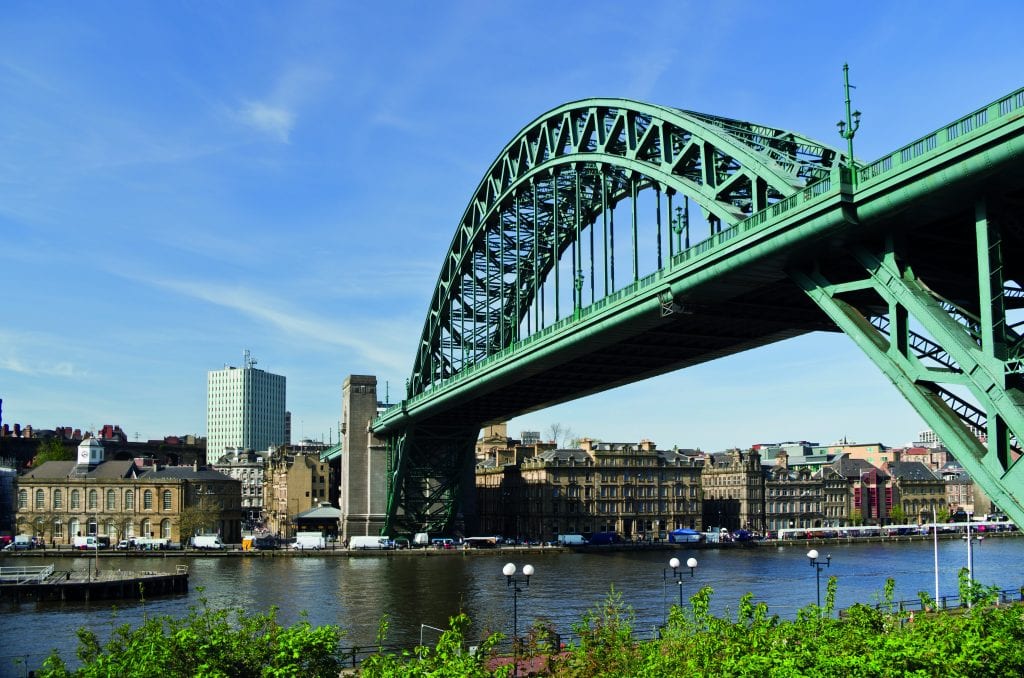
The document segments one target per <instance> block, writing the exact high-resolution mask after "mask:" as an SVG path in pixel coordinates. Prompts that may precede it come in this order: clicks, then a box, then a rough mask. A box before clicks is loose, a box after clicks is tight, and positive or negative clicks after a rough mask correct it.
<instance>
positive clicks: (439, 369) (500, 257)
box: [407, 99, 840, 396]
mask: <svg viewBox="0 0 1024 678" xmlns="http://www.w3.org/2000/svg"><path fill="white" fill-rule="evenodd" d="M839 157H840V156H839V154H838V152H837V151H835V150H834V149H832V148H828V147H826V146H824V145H822V144H820V143H817V142H815V141H812V140H809V139H807V138H805V137H802V136H800V135H798V134H795V133H793V132H789V131H785V130H779V129H774V128H771V127H766V126H762V125H756V124H752V123H748V122H741V121H737V120H732V119H728V118H720V117H715V116H709V115H704V114H699V113H693V112H688V111H683V110H678V109H672V108H665V107H658V106H651V105H647V104H642V103H638V102H633V101H627V100H623V99H594V100H586V101H581V102H576V103H572V104H567V105H565V106H562V107H560V108H557V109H555V110H553V111H551V112H550V113H548V114H546V115H544V116H542V117H540V118H538V119H537V120H535V121H534V122H533V123H531V124H530V125H528V126H527V127H526V128H525V129H524V130H523V131H522V132H520V134H519V135H518V136H516V138H514V139H513V140H512V141H511V142H510V143H509V144H508V145H507V146H506V147H505V148H504V149H503V151H502V152H501V154H500V155H499V156H498V158H497V159H496V160H495V161H494V163H493V164H492V165H491V167H490V168H489V170H488V171H487V173H486V175H485V176H484V178H483V180H482V181H481V182H480V184H479V186H478V188H477V190H476V192H475V194H474V196H473V199H472V200H471V201H470V203H469V206H468V207H467V209H466V211H465V213H464V215H463V218H462V221H461V223H460V224H459V226H458V228H457V230H456V234H455V237H454V239H453V241H452V244H451V247H450V249H449V252H448V255H447V257H446V258H445V262H444V265H443V267H442V270H441V274H440V276H439V278H438V282H437V285H436V288H435V290H434V295H433V298H432V299H431V302H430V309H429V313H428V315H427V319H426V322H425V324H424V327H423V332H422V334H421V338H420V342H419V348H418V351H417V355H416V359H415V364H414V367H413V372H412V375H411V379H410V383H409V389H408V393H407V395H409V396H411V395H416V394H419V393H422V392H424V391H427V390H429V389H430V387H431V385H433V384H435V383H437V382H438V381H440V380H443V379H445V378H447V377H450V376H452V375H453V374H456V373H457V372H459V371H460V370H461V369H463V368H465V367H466V366H469V365H472V364H473V363H475V362H477V361H479V360H481V359H483V358H485V357H487V356H488V355H492V354H494V353H495V352H497V351H499V350H501V349H502V348H504V347H506V346H509V345H510V344H512V343H513V342H515V341H516V340H518V339H519V338H520V336H519V334H520V332H521V329H520V328H521V324H522V321H523V319H524V317H525V316H526V314H527V313H528V311H529V308H530V306H531V304H533V303H534V302H535V301H536V299H535V294H536V290H537V289H538V287H539V285H540V284H541V283H542V282H543V281H544V280H546V278H547V276H548V275H550V274H551V272H552V270H553V268H555V267H556V266H557V264H558V262H559V260H561V259H563V257H564V256H565V255H566V252H567V251H569V252H570V253H571V255H572V256H573V258H574V268H576V269H578V270H582V268H583V267H584V265H585V264H584V262H583V261H582V260H581V259H582V250H583V247H582V246H580V247H579V248H576V247H575V244H576V243H578V242H580V241H581V238H582V237H583V232H584V231H586V230H587V229H591V230H590V234H591V237H593V236H592V233H593V227H595V225H596V222H597V221H598V219H599V218H601V215H603V214H606V213H607V211H608V210H609V209H610V208H611V207H613V206H614V205H615V204H616V203H618V202H619V201H621V200H623V199H626V198H634V199H635V197H636V195H637V193H639V192H640V191H643V190H654V191H657V192H659V194H665V195H667V196H668V200H669V206H670V207H669V212H670V213H671V211H672V210H671V200H672V197H673V196H679V195H685V196H687V197H689V198H690V199H692V200H693V201H695V202H696V203H697V204H698V205H699V206H700V207H701V208H702V209H703V211H704V213H705V215H706V216H707V217H708V218H709V219H710V220H712V221H717V222H718V223H719V224H723V225H732V224H734V223H736V222H737V221H739V220H742V219H743V218H745V217H747V216H749V215H750V214H752V213H753V212H756V211H759V210H761V209H763V208H765V207H768V206H769V205H771V204H773V203H775V202H777V201H779V200H782V199H783V198H785V197H786V196H788V195H790V194H792V193H793V192H794V191H796V190H798V189H799V188H802V187H804V186H805V185H806V184H808V183H810V182H813V181H815V180H816V179H818V178H821V177H823V176H825V175H826V174H827V173H828V171H829V168H830V167H831V166H832V165H833V163H835V162H836V160H837V158H839Z"/></svg>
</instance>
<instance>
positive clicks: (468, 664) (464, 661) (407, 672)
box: [359, 614, 509, 678]
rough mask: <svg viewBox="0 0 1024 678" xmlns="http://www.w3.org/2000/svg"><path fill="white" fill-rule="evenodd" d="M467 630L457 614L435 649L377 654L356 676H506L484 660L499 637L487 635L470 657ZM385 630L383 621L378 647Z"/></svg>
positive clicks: (465, 618)
mask: <svg viewBox="0 0 1024 678" xmlns="http://www.w3.org/2000/svg"><path fill="white" fill-rule="evenodd" d="M467 628H469V617H468V616H466V615H465V614H459V615H456V616H455V617H452V618H451V620H450V621H449V622H448V630H447V631H445V632H444V633H442V634H441V637H440V638H439V639H438V641H437V645H436V646H434V647H432V648H431V647H417V648H415V649H414V650H411V651H409V650H407V651H405V652H402V653H401V654H386V653H384V652H383V651H380V652H378V653H377V654H375V655H372V656H370V657H368V658H367V659H366V660H365V661H364V662H363V663H362V665H361V666H360V668H359V675H360V676H363V677H365V678H401V677H405V676H408V677H413V676H430V677H431V678H463V677H465V678H483V677H484V676H495V675H507V672H508V671H509V668H508V667H505V668H501V669H497V670H495V671H492V670H490V669H488V668H487V660H488V659H490V658H491V657H492V656H493V655H494V648H495V645H496V644H497V643H498V642H499V641H500V640H501V638H502V636H501V634H492V635H490V636H488V638H487V639H485V640H484V641H483V642H482V643H481V644H480V646H479V647H478V648H477V650H476V652H474V653H472V654H470V653H469V651H468V648H467V647H466V637H465V632H466V629H467ZM386 631H387V625H386V623H383V622H382V624H381V626H380V627H379V628H378V634H377V642H378V644H382V643H383V642H384V639H385V637H386Z"/></svg>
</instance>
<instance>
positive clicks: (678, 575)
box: [668, 558, 697, 609]
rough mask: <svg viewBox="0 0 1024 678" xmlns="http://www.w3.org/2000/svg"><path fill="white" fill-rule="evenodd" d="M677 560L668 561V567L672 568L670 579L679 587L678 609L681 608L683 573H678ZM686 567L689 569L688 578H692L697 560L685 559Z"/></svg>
mask: <svg viewBox="0 0 1024 678" xmlns="http://www.w3.org/2000/svg"><path fill="white" fill-rule="evenodd" d="M679 565H680V563H679V559H678V558H673V559H671V560H670V561H668V566H669V567H671V568H672V577H673V578H674V579H675V582H676V584H677V585H678V587H679V609H682V607H683V573H682V572H680V571H679ZM686 566H687V567H688V568H690V577H693V572H694V570H696V569H697V559H696V558H687V560H686Z"/></svg>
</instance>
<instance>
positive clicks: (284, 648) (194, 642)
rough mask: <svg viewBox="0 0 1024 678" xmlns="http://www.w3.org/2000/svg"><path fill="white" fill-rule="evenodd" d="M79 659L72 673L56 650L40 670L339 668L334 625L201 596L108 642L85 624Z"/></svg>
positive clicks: (286, 672)
mask: <svg viewBox="0 0 1024 678" xmlns="http://www.w3.org/2000/svg"><path fill="white" fill-rule="evenodd" d="M77 635H78V658H79V659H80V660H81V662H82V667H81V668H79V669H77V670H74V671H70V670H68V668H67V665H66V664H65V663H64V661H63V660H62V659H61V658H60V656H59V655H57V654H56V653H54V654H52V655H50V657H48V658H47V659H46V661H45V662H44V663H43V668H42V670H41V671H40V672H39V674H38V675H40V676H44V677H46V678H66V677H69V676H76V677H80V678H91V677H93V676H96V677H99V676H155V675H161V674H162V675H165V676H209V677H211V678H222V677H223V678H228V677H233V676H238V677H239V678H241V677H246V678H248V677H250V676H274V677H282V678H283V677H286V676H317V677H319V676H330V677H331V678H336V677H337V676H338V674H339V672H340V671H341V667H342V661H341V659H340V657H339V654H338V650H339V643H340V640H341V637H342V635H343V634H342V631H341V630H340V629H339V628H338V627H336V626H317V627H314V626H312V625H311V624H310V623H309V622H308V621H306V620H303V621H301V622H298V623H296V624H294V625H292V626H289V627H283V626H281V625H280V624H279V623H278V622H277V610H276V609H275V608H271V610H270V612H268V613H266V614H252V615H249V614H246V613H245V612H244V611H243V610H237V611H236V612H235V614H234V618H233V619H232V615H231V614H230V612H229V611H228V610H213V609H210V607H209V606H208V604H207V601H206V600H205V599H202V600H201V601H200V606H199V607H198V608H196V607H193V608H192V609H191V611H190V613H189V614H188V616H186V617H185V618H184V619H174V618H172V617H170V616H160V617H155V618H152V619H146V620H145V622H143V624H142V625H141V626H140V627H138V628H136V629H132V628H131V627H130V626H129V625H127V624H125V625H123V626H120V627H118V628H116V629H114V632H113V634H111V638H110V640H109V641H107V643H106V645H103V644H101V643H100V641H99V638H98V637H97V636H96V634H95V633H94V632H93V631H91V630H89V629H84V628H83V629H79V630H78V631H77Z"/></svg>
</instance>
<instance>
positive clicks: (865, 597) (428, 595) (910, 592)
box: [0, 537, 1024, 675]
mask: <svg viewBox="0 0 1024 678" xmlns="http://www.w3.org/2000/svg"><path fill="white" fill-rule="evenodd" d="M976 543H977V546H976V547H975V549H974V573H975V578H976V579H977V580H978V581H980V582H981V583H982V584H986V585H996V586H998V587H999V588H1001V589H1018V588H1019V587H1021V586H1022V585H1024V539H1022V538H1019V537H1013V538H993V537H990V538H988V539H986V540H984V541H983V542H976ZM808 548H809V546H807V545H803V544H800V545H789V546H765V545H762V546H759V547H753V548H736V549H721V550H718V549H692V550H691V549H685V548H680V549H678V550H676V551H665V550H643V551H600V550H590V551H586V552H576V553H574V552H563V551H561V550H558V549H552V550H550V551H548V552H543V551H541V552H538V551H532V552H530V553H521V552H516V551H514V550H506V549H503V550H502V551H501V552H496V551H483V552H471V553H468V554H463V553H460V552H451V553H444V554H442V555H437V554H422V553H420V554H404V553H402V554H394V555H391V556H385V555H371V556H365V555H363V554H360V555H359V556H358V557H347V556H344V555H328V556H316V555H302V556H295V557H186V556H174V557H169V558H155V559H154V558H138V557H134V558H133V557H128V558H106V559H100V566H101V567H105V568H106V567H119V568H122V569H125V570H167V571H173V570H174V567H175V566H176V565H177V564H179V563H183V564H187V565H188V566H189V571H190V587H191V588H190V592H189V594H188V595H183V596H177V597H171V598H158V599H153V600H148V601H145V602H142V603H140V602H129V601H120V602H118V603H117V604H116V606H114V605H111V604H110V603H108V602H103V603H100V602H95V603H91V604H90V603H28V604H22V605H20V606H14V605H12V604H9V603H4V604H3V605H0V622H2V624H0V626H2V630H3V637H4V638H6V639H8V644H7V645H5V647H4V649H3V650H0V675H24V671H23V669H17V670H15V669H10V667H11V666H12V664H11V662H12V661H13V660H14V659H15V658H18V657H21V658H27V663H28V664H30V665H33V666H38V664H39V663H40V662H41V661H42V659H43V657H45V655H46V654H47V653H48V651H49V650H50V649H51V648H56V649H58V650H59V651H60V652H61V653H62V655H63V656H64V657H65V659H73V658H74V648H75V643H76V641H75V636H74V631H75V629H76V628H78V627H81V626H89V627H92V628H94V629H95V630H97V631H98V632H100V633H101V634H102V635H106V634H107V633H109V630H110V629H111V628H112V626H113V625H119V624H123V623H126V622H127V623H132V624H137V623H138V622H139V621H140V620H141V619H142V618H143V617H144V615H160V614H170V615H174V616H180V615H183V614H184V613H186V612H187V611H188V609H189V607H190V606H193V605H197V604H198V603H199V601H200V599H202V598H205V599H207V600H208V601H209V604H210V605H211V606H213V607H218V608H222V607H223V608H244V609H245V610H246V611H249V612H254V611H265V610H267V609H268V608H269V607H270V606H277V607H278V608H279V618H280V620H281V621H282V622H284V623H293V622H295V621H297V620H299V619H300V618H301V615H302V613H303V611H305V612H306V613H307V614H308V618H309V620H310V621H311V622H312V623H314V624H338V625H339V626H341V627H342V628H344V629H345V630H346V632H347V636H346V638H345V639H344V641H343V645H345V646H346V647H351V646H359V647H367V646H370V645H373V644H374V639H375V636H376V632H377V626H378V622H379V621H380V619H381V618H382V617H384V616H385V615H387V616H388V619H389V623H390V631H389V634H388V639H387V642H388V644H389V645H402V646H412V645H415V644H416V643H418V642H419V640H420V634H421V633H423V634H424V635H423V638H424V640H425V641H427V642H431V641H433V640H436V638H437V632H436V631H435V630H434V629H431V628H429V627H436V628H441V627H444V626H446V624H447V621H448V619H449V617H451V616H452V615H454V614H456V613H458V612H459V611H460V610H461V611H465V612H466V613H467V614H468V615H469V616H470V618H471V619H472V622H473V626H472V630H471V633H470V634H469V636H470V638H479V637H481V636H482V635H483V634H484V633H485V632H486V630H488V629H490V630H501V631H503V632H505V633H509V632H510V629H511V622H512V605H513V600H512V594H511V590H510V589H509V588H508V587H507V585H506V580H505V577H504V576H503V575H502V573H501V570H502V567H503V566H504V564H505V563H506V562H513V563H515V564H516V565H517V566H518V567H520V568H521V566H522V565H525V564H527V563H529V564H532V565H533V566H534V568H535V574H534V575H533V577H532V578H531V580H530V584H529V587H528V588H523V592H522V593H521V594H519V599H518V619H519V624H518V625H519V630H520V632H522V631H523V630H524V629H525V628H526V627H527V626H528V625H529V623H530V621H532V620H533V619H535V618H545V619H548V620H550V621H551V622H553V623H554V625H555V626H556V628H557V629H558V630H559V631H560V632H561V633H562V634H563V635H567V634H569V633H570V632H571V630H572V624H573V623H575V622H578V621H579V620H580V619H581V617H582V616H583V614H584V613H585V612H586V611H587V610H588V609H591V608H593V607H594V606H595V605H597V604H598V603H600V602H602V601H603V600H604V599H605V598H606V597H607V595H608V593H609V591H610V590H611V588H612V587H614V589H615V590H616V591H617V592H619V593H621V595H622V599H623V602H625V603H626V604H628V605H629V606H631V607H632V608H633V610H634V611H635V619H636V621H635V624H634V628H636V629H637V630H638V632H641V633H644V634H645V635H646V634H649V633H650V632H651V631H652V630H653V629H654V628H655V627H656V626H658V625H659V624H661V623H662V621H663V619H664V615H665V612H666V610H667V609H668V606H669V605H671V604H673V603H676V602H678V589H677V585H676V584H675V583H674V582H673V580H672V579H671V571H669V572H668V576H667V577H666V572H665V571H666V568H667V567H668V560H669V558H671V557H673V556H675V557H678V558H679V559H680V560H681V561H683V562H684V563H685V561H686V559H687V558H689V557H694V558H696V559H697V560H698V566H697V569H696V573H695V575H694V576H693V577H692V578H691V577H690V574H689V570H688V569H687V570H686V574H685V578H684V581H683V587H684V592H685V593H684V595H685V596H686V597H687V598H688V597H689V596H690V595H692V593H693V592H694V591H696V590H697V589H698V588H699V587H701V586H710V587H712V588H713V589H714V596H713V599H712V610H713V611H715V612H717V613H724V612H727V611H730V610H735V608H736V604H737V602H738V600H739V599H740V597H741V596H742V595H744V594H745V593H747V592H752V593H753V594H754V598H755V600H757V601H764V602H766V603H767V604H768V606H769V611H770V612H772V613H776V614H779V615H780V616H782V617H794V616H795V614H796V610H797V609H799V608H800V607H802V606H804V605H807V604H809V603H814V602H815V596H816V589H815V568H814V567H811V566H810V565H809V561H808V559H807V556H806V553H807V550H808ZM815 548H817V549H818V550H819V552H820V553H821V559H822V560H823V559H824V556H825V555H827V554H831V556H832V560H831V565H830V566H829V567H828V568H825V569H824V570H823V571H822V574H821V591H822V594H821V595H822V596H823V597H824V595H825V585H826V581H827V578H828V577H829V576H835V577H836V578H837V580H838V593H837V601H836V603H837V607H839V608H843V607H848V606H850V605H852V604H854V603H856V602H866V603H873V602H877V601H878V600H879V599H880V597H881V594H882V590H883V587H884V586H885V580H886V578H887V577H892V578H894V579H895V581H896V598H897V599H914V598H916V597H917V592H918V591H922V590H923V591H927V592H928V593H929V594H930V595H931V594H934V590H935V580H934V576H935V575H934V567H933V562H934V561H933V547H932V543H931V542H928V541H923V542H922V541H915V542H906V541H903V542H898V543H889V542H884V543H880V542H873V543H860V544H834V545H827V546H821V545H816V546H815ZM966 560H967V549H966V546H965V543H964V541H962V540H950V541H941V542H940V543H939V588H940V595H942V596H955V595H956V594H957V572H958V570H959V569H960V568H961V567H964V566H965V565H966ZM47 562H55V564H56V567H57V569H69V568H76V569H83V570H84V569H86V567H87V566H88V562H89V559H87V558H74V559H71V558H61V559H56V560H55V561H48V560H40V559H36V558H16V557H0V565H35V564H45V563H47ZM424 625H426V626H424ZM12 639H17V642H11V641H12ZM29 639H32V640H29ZM5 669H7V670H8V672H6V673H5Z"/></svg>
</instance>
